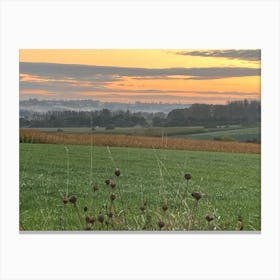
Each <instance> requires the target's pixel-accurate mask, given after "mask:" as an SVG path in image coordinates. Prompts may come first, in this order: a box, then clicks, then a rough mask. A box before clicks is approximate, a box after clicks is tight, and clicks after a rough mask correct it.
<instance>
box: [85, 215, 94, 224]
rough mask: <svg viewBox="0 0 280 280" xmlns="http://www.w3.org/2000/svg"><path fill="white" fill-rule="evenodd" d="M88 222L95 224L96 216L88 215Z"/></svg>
mask: <svg viewBox="0 0 280 280" xmlns="http://www.w3.org/2000/svg"><path fill="white" fill-rule="evenodd" d="M86 222H87V223H88V224H93V223H94V222H95V218H94V217H89V216H86Z"/></svg>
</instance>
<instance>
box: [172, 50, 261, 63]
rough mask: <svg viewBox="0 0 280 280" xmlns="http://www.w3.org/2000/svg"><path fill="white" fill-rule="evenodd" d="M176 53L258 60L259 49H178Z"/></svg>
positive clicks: (259, 57)
mask: <svg viewBox="0 0 280 280" xmlns="http://www.w3.org/2000/svg"><path fill="white" fill-rule="evenodd" d="M176 54H178V55H189V56H204V57H224V58H228V59H239V60H247V61H260V60H261V50H207V51H203V50H201V51H180V52H176Z"/></svg>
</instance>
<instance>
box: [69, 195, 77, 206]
mask: <svg viewBox="0 0 280 280" xmlns="http://www.w3.org/2000/svg"><path fill="white" fill-rule="evenodd" d="M69 201H70V202H71V203H73V204H76V202H77V196H75V195H71V196H70V197H69Z"/></svg>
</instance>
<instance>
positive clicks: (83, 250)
mask: <svg viewBox="0 0 280 280" xmlns="http://www.w3.org/2000/svg"><path fill="white" fill-rule="evenodd" d="M279 31H280V30H279V2H278V1H276V0H275V1H269V0H265V1H253V0H252V1H210V0H208V1H171V0H169V1H141V2H140V1H133V2H128V1H127V2H125V1H103V2H101V1H100V2H97V1H78V0H76V1H65V2H64V1H26V0H19V1H13V0H9V1H8V0H4V1H3V0H2V1H1V60H0V61H1V100H0V101H1V103H0V105H1V111H0V113H1V134H0V135H1V151H0V152H1V153H0V156H1V177H0V179H1V193H0V199H1V204H0V207H1V227H0V228H1V239H0V240H1V244H0V245H1V247H0V248H1V255H0V256H1V259H0V260H1V263H0V265H1V267H0V278H1V279H29V280H32V279H254V280H257V279H266V280H268V279H279V278H280V272H279V263H280V259H279V236H280V232H279V221H280V217H279V213H280V211H279V186H280V182H279V143H280V139H279V128H280V125H279V77H280V75H279V74H280V73H279V49H280V46H279V34H280V32H279ZM20 48H87V49H89V48H160V49H162V48H177V49H178V48H182V49H183V48H184V49H187V48H261V49H262V125H263V126H262V233H261V234H255V235H226V234H217V235H213V234H211V235H210V234H203V235H202V234H201V235H196V234H194V235H188V234H187V235H183V234H180V235H174V234H171V235H167V234H166V235H146V234H142V235H140V234H133V235H129V234H125V235H121V234H116V235H103V234H98V235H97V234H96V235H76V234H71V235H70V234H68V235H67V234H60V235H47V234H46V235H35V234H32V235H28V234H24V235H22V234H21V235H19V233H18V152H19V150H18V50H19V49H20Z"/></svg>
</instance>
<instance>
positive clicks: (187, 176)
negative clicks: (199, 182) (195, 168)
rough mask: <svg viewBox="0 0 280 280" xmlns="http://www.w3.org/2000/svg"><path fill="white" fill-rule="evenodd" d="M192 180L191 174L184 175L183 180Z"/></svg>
mask: <svg viewBox="0 0 280 280" xmlns="http://www.w3.org/2000/svg"><path fill="white" fill-rule="evenodd" d="M191 178H192V174H191V173H186V174H185V179H186V180H187V181H188V180H190V179H191Z"/></svg>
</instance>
